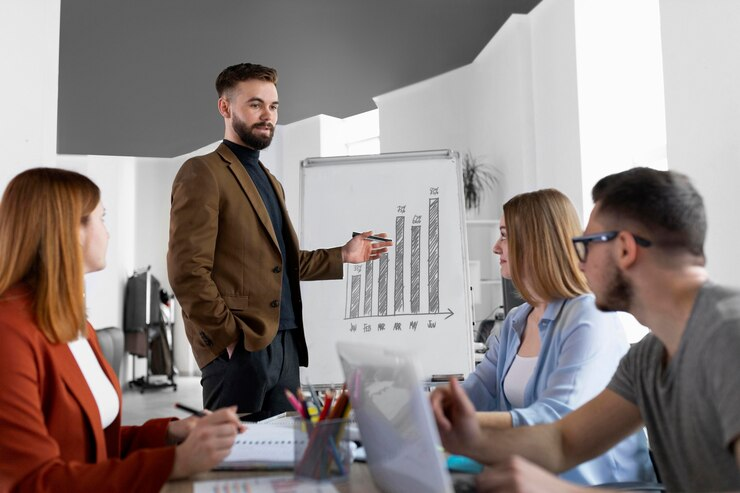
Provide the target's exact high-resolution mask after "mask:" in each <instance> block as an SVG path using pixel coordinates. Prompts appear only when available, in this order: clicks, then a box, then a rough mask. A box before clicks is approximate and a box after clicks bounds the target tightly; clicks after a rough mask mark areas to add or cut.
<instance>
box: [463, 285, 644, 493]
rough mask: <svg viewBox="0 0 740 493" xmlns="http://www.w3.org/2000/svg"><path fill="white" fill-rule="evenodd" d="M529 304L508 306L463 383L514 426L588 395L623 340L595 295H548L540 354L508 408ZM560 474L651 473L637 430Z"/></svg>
mask: <svg viewBox="0 0 740 493" xmlns="http://www.w3.org/2000/svg"><path fill="white" fill-rule="evenodd" d="M531 310H532V307H531V305H529V304H527V303H524V304H523V305H521V306H519V307H518V308H516V309H514V310H512V311H511V312H510V313H509V315H508V316H507V317H506V320H504V325H503V327H502V329H501V332H500V334H499V335H498V336H494V337H492V338H491V339H490V340H489V344H490V347H489V349H488V352H487V353H486V355H485V358H484V359H483V361H481V362H480V363H479V364H478V366H477V367H476V368H475V371H474V372H473V373H471V374H470V375H469V376H468V378H467V379H465V382H464V383H463V387H464V388H465V391H466V392H467V394H468V396H469V397H470V399H471V400H472V401H473V404H474V405H475V408H476V409H477V410H478V411H508V412H509V413H511V419H512V422H513V424H514V426H524V425H534V424H541V423H551V422H553V421H557V420H558V419H560V418H562V417H563V416H565V415H566V414H568V413H569V412H571V411H573V410H574V409H576V408H577V407H580V406H582V405H583V404H585V403H586V402H588V401H589V400H590V399H592V398H593V397H595V396H596V395H597V394H599V393H600V392H601V391H602V390H604V388H606V385H607V384H608V383H609V381H610V380H611V377H612V375H613V374H614V371H615V370H616V368H617V365H618V363H619V360H620V359H621V358H622V356H623V355H624V354H625V353H626V352H627V349H628V348H629V344H628V343H627V338H626V336H625V332H624V327H622V324H621V322H620V321H619V317H618V316H617V314H615V313H605V312H602V311H600V310H599V309H598V308H596V305H595V303H594V297H593V295H590V294H586V295H581V296H578V297H577V298H572V299H567V300H557V301H553V302H551V303H548V305H547V307H546V308H545V313H544V315H543V316H542V320H540V323H539V329H540V344H541V347H540V353H539V359H538V361H537V365H536V366H535V368H534V372H533V374H532V377H531V378H530V379H529V382H528V383H527V385H526V387H525V389H524V406H525V407H523V408H518V409H513V408H512V406H511V404H510V403H509V401H508V400H507V399H506V395H505V393H504V390H503V389H504V379H505V378H506V372H508V371H509V368H511V364H512V363H513V361H514V357H515V356H516V353H517V351H518V350H519V346H520V345H521V336H522V333H523V332H524V328H525V327H526V323H527V316H528V315H529V312H530V311H531ZM560 476H561V477H562V478H564V479H567V480H569V481H573V482H576V483H579V484H584V485H596V484H602V483H613V482H625V481H655V475H654V472H653V467H652V463H651V461H650V457H649V455H648V449H647V440H646V438H645V434H644V432H642V431H639V432H637V433H635V434H634V435H632V436H630V437H628V438H626V439H625V440H623V441H621V442H620V443H619V444H617V445H616V446H615V447H614V448H612V449H611V450H609V451H608V452H606V453H605V454H603V455H601V456H599V457H597V458H595V459H592V460H590V461H588V462H584V463H583V464H581V465H579V466H577V467H575V468H573V469H571V470H569V471H566V472H564V473H562V474H561V475H560Z"/></svg>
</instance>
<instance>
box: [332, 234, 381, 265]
mask: <svg viewBox="0 0 740 493" xmlns="http://www.w3.org/2000/svg"><path fill="white" fill-rule="evenodd" d="M391 246H393V240H391V239H390V238H388V234H387V233H378V234H377V235H373V232H372V231H365V232H364V233H358V232H354V233H352V239H351V240H349V241H348V242H347V243H346V244H345V245H344V246H343V247H342V262H346V263H350V264H359V263H362V262H367V261H368V260H377V259H379V258H380V256H381V255H383V254H384V253H386V252H387V251H388V249H389V248H390V247H391Z"/></svg>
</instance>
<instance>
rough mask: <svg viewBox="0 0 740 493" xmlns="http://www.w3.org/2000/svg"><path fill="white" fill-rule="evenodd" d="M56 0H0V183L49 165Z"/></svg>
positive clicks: (54, 106) (53, 150)
mask: <svg viewBox="0 0 740 493" xmlns="http://www.w3.org/2000/svg"><path fill="white" fill-rule="evenodd" d="M60 3H61V0H4V1H3V2H0V64H2V65H1V66H2V73H3V77H0V150H1V152H0V188H2V189H3V190H4V189H5V185H7V183H8V182H9V181H10V179H11V178H12V177H13V176H15V175H16V174H18V173H19V172H21V171H23V170H24V169H27V168H31V167H34V166H39V165H41V164H43V165H46V166H54V164H55V162H56V134H57V92H58V91H57V79H58V78H59V77H58V76H59V12H60Z"/></svg>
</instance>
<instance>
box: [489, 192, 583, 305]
mask: <svg viewBox="0 0 740 493" xmlns="http://www.w3.org/2000/svg"><path fill="white" fill-rule="evenodd" d="M504 219H505V220H506V234H507V241H508V248H509V268H510V270H511V280H512V281H513V282H514V286H516V288H517V290H518V291H519V293H520V294H521V295H522V298H524V299H525V300H526V301H527V302H528V303H530V304H532V303H535V302H543V301H549V300H554V299H560V298H573V297H575V296H578V295H581V294H584V293H588V292H589V291H590V290H589V289H588V283H587V282H586V277H585V276H584V275H583V272H581V270H580V269H579V268H578V257H577V256H576V252H575V249H574V248H573V244H572V243H571V238H573V237H574V236H578V235H580V234H581V233H582V231H583V230H582V229H581V225H580V222H579V220H578V213H577V212H576V209H575V207H573V203H572V202H571V201H570V200H569V199H568V197H566V196H565V195H564V194H563V193H562V192H560V191H558V190H555V189H552V188H547V189H543V190H537V191H535V192H529V193H522V194H519V195H516V196H515V197H513V198H512V199H511V200H509V201H508V202H506V203H505V204H504ZM525 280H526V282H525Z"/></svg>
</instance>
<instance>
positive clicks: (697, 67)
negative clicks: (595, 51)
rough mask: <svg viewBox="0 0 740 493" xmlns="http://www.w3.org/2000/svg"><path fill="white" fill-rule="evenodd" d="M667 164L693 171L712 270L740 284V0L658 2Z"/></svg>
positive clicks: (730, 282) (726, 281)
mask: <svg viewBox="0 0 740 493" xmlns="http://www.w3.org/2000/svg"><path fill="white" fill-rule="evenodd" d="M660 15H661V24H662V33H663V63H664V67H665V101H666V128H667V141H668V163H669V167H670V168H671V169H675V170H678V171H681V172H683V173H686V174H688V175H689V176H690V177H691V178H692V179H693V180H694V183H695V184H696V185H697V187H698V188H699V191H700V192H701V193H702V195H703V196H704V201H705V204H706V207H707V213H708V216H709V232H708V241H707V244H706V254H707V259H708V263H707V267H708V269H709V274H710V276H711V277H712V278H713V279H714V280H715V281H717V282H720V283H724V284H728V285H731V286H735V287H740V263H738V262H737V249H738V245H740V227H738V225H739V224H740V223H738V219H737V205H736V204H737V190H738V184H740V138H738V135H740V57H738V47H740V29H738V26H740V2H738V1H736V0H712V1H711V2H706V1H702V0H663V1H661V2H660Z"/></svg>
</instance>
